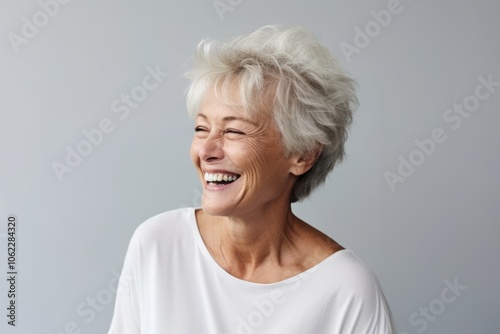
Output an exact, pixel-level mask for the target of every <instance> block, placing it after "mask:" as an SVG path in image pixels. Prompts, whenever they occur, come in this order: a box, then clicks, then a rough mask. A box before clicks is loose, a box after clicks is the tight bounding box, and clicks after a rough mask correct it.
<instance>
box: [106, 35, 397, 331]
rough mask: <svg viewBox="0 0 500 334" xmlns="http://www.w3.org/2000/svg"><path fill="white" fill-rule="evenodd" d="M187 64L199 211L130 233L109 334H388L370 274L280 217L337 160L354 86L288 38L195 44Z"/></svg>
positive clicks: (329, 61)
mask: <svg viewBox="0 0 500 334" xmlns="http://www.w3.org/2000/svg"><path fill="white" fill-rule="evenodd" d="M196 60H197V61H196V64H195V66H194V69H193V70H192V71H191V72H190V73H189V74H188V76H189V78H191V80H192V82H191V85H190V87H189V91H188V96H187V104H188V111H189V113H190V114H191V116H192V117H193V119H194V123H195V126H194V131H195V133H194V137H193V142H192V146H191V152H190V155H191V159H192V161H193V163H194V166H195V168H196V170H197V171H198V175H199V178H200V181H201V183H202V185H203V196H202V203H201V208H185V209H178V210H173V211H169V212H165V213H162V214H160V215H157V216H155V217H153V218H150V219H149V220H147V221H146V222H144V223H143V224H142V225H141V226H139V227H138V228H137V230H136V232H135V233H134V235H133V237H132V240H131V242H130V245H129V249H128V252H127V255H126V259H125V263H124V268H123V272H122V278H121V287H120V289H119V290H118V293H117V297H116V305H115V311H114V316H113V320H112V324H111V328H110V331H109V333H110V334H139V333H142V334H160V333H161V334H164V333H179V334H180V333H182V334H192V333H204V334H207V333H208V334H212V333H213V334H226V333H245V334H248V333H271V334H277V333H287V334H289V333H300V334H304V333H311V334H313V333H314V334H321V333H325V334H326V333H328V334H334V333H345V334H347V333H356V334H361V333H384V334H385V333H394V332H395V331H394V327H393V322H392V318H391V314H390V310H389V307H388V306H387V303H386V301H385V299H384V296H383V293H382V290H381V288H380V286H379V283H378V282H377V279H376V277H375V276H374V274H373V273H372V272H371V271H370V270H369V269H367V267H366V266H365V265H364V264H363V263H362V262H361V261H360V260H359V259H358V258H357V257H356V256H355V255H354V253H353V252H352V251H351V250H348V249H344V248H343V247H342V246H341V245H339V244H338V243H337V242H335V241H334V240H332V239H331V238H329V237H328V236H326V235H325V234H323V233H322V232H320V231H318V230H317V229H315V228H314V227H312V226H311V225H308V224H307V223H306V222H304V221H303V220H301V219H299V218H298V217H296V216H295V215H294V214H293V212H292V210H291V203H293V202H297V201H301V200H302V199H304V198H305V197H307V196H308V195H309V194H310V193H311V191H313V190H314V189H315V188H316V187H317V186H318V185H320V184H322V183H323V182H324V181H325V178H326V177H327V175H328V173H329V172H330V171H331V170H332V169H333V167H334V166H335V164H337V163H338V162H339V161H341V160H342V158H343V156H344V148H343V147H344V142H345V140H346V137H347V132H346V131H347V127H348V126H349V124H350V122H351V117H352V111H353V108H354V107H355V106H356V103H357V99H356V95H355V89H354V86H355V84H354V82H353V80H352V79H350V78H349V77H348V76H347V75H345V74H344V73H343V72H342V71H341V70H340V68H339V66H338V64H337V62H336V60H335V59H334V58H333V56H332V55H331V54H330V52H329V51H328V50H327V49H326V48H325V47H323V46H321V45H320V44H319V42H318V41H317V40H316V39H315V38H314V37H313V35H312V34H310V33H308V32H307V31H305V30H304V29H302V28H299V27H292V28H284V27H279V26H267V27H263V28H261V29H259V30H257V31H255V32H254V33H252V34H250V35H248V36H241V37H237V38H235V39H233V40H231V41H229V42H225V43H217V42H214V41H207V40H205V41H202V42H201V43H200V45H199V47H198V51H197V58H196Z"/></svg>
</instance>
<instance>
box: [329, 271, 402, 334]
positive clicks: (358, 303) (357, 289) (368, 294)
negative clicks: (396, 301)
mask: <svg viewBox="0 0 500 334" xmlns="http://www.w3.org/2000/svg"><path fill="white" fill-rule="evenodd" d="M347 271H348V273H347V274H346V275H341V276H343V277H342V279H341V280H340V285H339V288H338V289H335V290H334V291H332V292H331V293H330V295H329V296H328V298H327V299H326V303H325V306H324V308H323V312H322V321H321V324H322V325H324V326H325V329H326V328H328V329H329V330H330V332H331V330H333V332H334V333H341V334H353V333H363V334H396V328H395V325H394V321H393V318H392V314H391V310H390V308H389V305H388V303H387V301H386V298H385V296H384V293H383V291H382V288H381V286H380V284H379V282H378V280H377V277H376V276H375V274H374V273H373V272H372V271H371V270H370V269H368V268H367V267H366V266H365V265H364V264H363V263H362V262H358V263H357V264H356V265H354V266H353V267H351V268H349V270H347ZM319 332H320V333H323V332H324V333H326V332H328V331H323V329H321V330H320V331H319Z"/></svg>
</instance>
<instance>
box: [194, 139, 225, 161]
mask: <svg viewBox="0 0 500 334" xmlns="http://www.w3.org/2000/svg"><path fill="white" fill-rule="evenodd" d="M198 154H199V156H200V159H201V160H203V161H205V162H211V161H218V160H221V159H222V158H224V150H223V139H222V138H221V136H218V135H216V134H214V133H211V134H209V135H208V136H207V137H206V138H205V139H203V140H202V142H201V143H200V146H199V148H198Z"/></svg>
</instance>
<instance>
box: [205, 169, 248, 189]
mask: <svg viewBox="0 0 500 334" xmlns="http://www.w3.org/2000/svg"><path fill="white" fill-rule="evenodd" d="M201 171H202V173H203V174H202V175H205V173H209V174H228V175H238V178H237V179H236V180H235V181H233V182H231V183H228V184H221V185H215V184H211V183H209V182H207V181H205V179H204V178H203V176H202V178H203V182H204V189H205V190H209V191H223V190H226V189H228V188H230V187H231V186H232V185H234V184H235V183H236V182H237V181H238V180H239V179H240V178H241V174H238V173H235V172H231V171H228V170H225V169H202V170H201Z"/></svg>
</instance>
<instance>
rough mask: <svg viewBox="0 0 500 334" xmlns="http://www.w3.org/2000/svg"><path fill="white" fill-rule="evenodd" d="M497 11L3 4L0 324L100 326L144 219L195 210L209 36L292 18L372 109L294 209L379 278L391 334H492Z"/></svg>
mask: <svg viewBox="0 0 500 334" xmlns="http://www.w3.org/2000/svg"><path fill="white" fill-rule="evenodd" d="M499 15H500V2H498V1H494V0H478V1H465V0H459V1H452V0H442V1H424V0H420V1H418V0H413V1H412V0H377V1H347V0H332V1H320V0H310V1H298V0H294V1H289V0H286V1H285V0H276V1H264V0H252V1H251V0H183V1H181V0H178V1H153V0H145V1H128V0H125V1H124V0H121V1H118V0H109V1H96V0H90V1H77V0H73V1H69V0H25V1H8V0H6V1H2V2H1V4H0V35H1V36H2V38H1V39H0V113H1V114H0V115H1V118H0V149H1V165H0V222H1V223H0V269H1V275H0V277H2V279H1V280H0V305H1V307H0V310H1V311H0V313H1V314H0V319H1V320H0V332H1V333H2V334H11V333H22V334H33V333H37V334H75V333H82V334H86V333H88V334H94V333H95V334H99V333H106V332H107V330H108V327H109V324H110V321H111V317H112V312H113V307H114V299H115V296H116V289H117V285H118V276H119V274H120V271H121V268H122V265H123V259H124V256H125V252H126V249H127V245H128V242H129V240H130V237H131V236H132V233H133V232H134V230H135V229H136V227H137V226H138V225H139V224H140V223H142V222H143V221H144V220H146V219H147V218H149V217H151V216H154V215H156V214H158V213H161V212H164V211H167V210H172V209H176V208H179V207H186V206H199V205H200V196H201V186H200V185H199V181H198V178H197V175H196V173H195V170H194V168H193V167H192V165H191V161H190V159H189V154H188V150H189V146H190V142H191V138H192V135H193V132H194V130H193V124H192V122H191V120H190V119H189V117H188V116H187V113H186V107H185V96H186V95H185V91H186V88H187V85H188V81H187V80H186V79H185V78H184V76H183V74H184V73H185V72H186V71H187V70H188V69H189V64H190V61H191V59H192V56H193V53H194V50H195V47H196V45H197V43H198V42H199V41H200V40H201V39H203V38H213V39H227V38H230V37H234V36H236V35H239V34H243V33H249V32H251V31H253V30H255V29H257V28H259V27H261V26H264V25H268V24H284V25H301V26H304V27H306V28H307V29H308V30H310V31H313V32H314V34H315V35H316V36H317V37H318V38H319V40H320V41H321V42H322V43H323V44H324V45H326V46H327V47H328V48H329V49H330V50H331V51H332V52H333V53H334V54H335V55H336V56H337V57H338V59H339V62H340V63H341V65H342V66H343V67H344V69H345V70H346V71H347V72H349V73H351V74H352V76H353V77H354V78H355V79H356V80H357V82H358V84H359V89H358V94H359V100H360V107H359V109H358V110H357V112H356V114H355V117H354V123H353V126H352V127H351V129H350V133H349V139H348V141H347V148H346V150H347V159H346V160H345V162H344V163H343V164H342V165H340V166H339V167H337V168H336V169H335V170H334V171H333V173H332V174H331V176H330V177H329V178H328V180H327V182H326V184H325V185H324V186H323V187H321V188H320V189H319V190H318V191H317V192H315V193H314V194H313V196H311V197H310V198H308V199H307V200H305V201H303V202H301V203H297V204H294V205H293V210H294V211H295V213H296V214H297V215H298V216H299V217H301V218H303V219H304V220H306V221H308V222H309V223H311V224H312V225H313V226H315V227H317V228H318V229H320V230H322V231H324V232H325V233H327V234H329V235H330V236H331V237H332V238H333V239H335V240H337V241H338V242H339V243H340V244H342V245H343V246H344V247H346V248H350V249H353V250H354V251H355V252H356V254H357V255H358V256H359V257H360V258H361V259H363V261H364V262H366V263H367V265H368V266H369V267H370V268H372V269H373V271H374V272H375V273H376V274H377V276H378V278H379V280H380V283H381V285H382V287H383V289H384V291H385V294H386V297H387V299H388V302H389V304H390V305H391V308H392V311H393V314H394V318H395V320H396V323H397V326H398V333H400V334H417V333H428V334H431V333H436V334H443V333H464V334H465V333H484V334H494V333H498V332H499V329H500V314H499V312H500V288H499V285H498V282H500V266H499V260H498V254H500V246H499V244H500V243H499V238H500V228H499V223H500V212H499V207H500V190H499V186H500V178H499V176H498V173H499V171H500V158H499V153H500V150H499V147H500V137H499V136H498V126H499V121H500V114H499V106H500V61H499V59H500V43H499V38H498V32H499V31H500V21H499V20H498V16H499ZM186 293H189V291H186ZM193 321H196V319H193ZM256 332H257V330H256Z"/></svg>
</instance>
